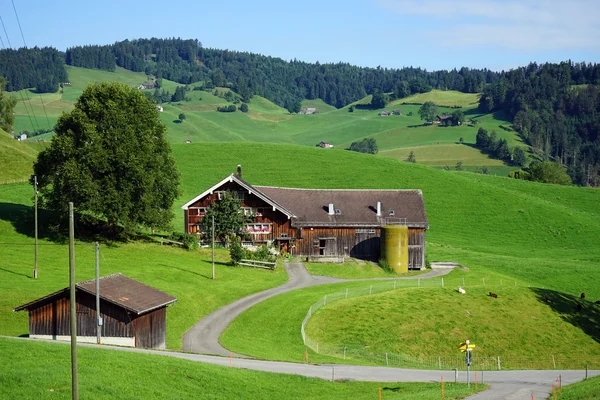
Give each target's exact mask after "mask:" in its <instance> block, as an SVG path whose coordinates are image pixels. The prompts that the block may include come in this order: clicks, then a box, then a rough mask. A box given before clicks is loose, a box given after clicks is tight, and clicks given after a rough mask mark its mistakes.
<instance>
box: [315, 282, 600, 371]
mask: <svg viewBox="0 0 600 400" xmlns="http://www.w3.org/2000/svg"><path fill="white" fill-rule="evenodd" d="M469 278H470V277H467V280H468V279H469ZM505 283H506V285H504V286H500V285H499V284H498V281H497V280H495V281H491V282H490V281H489V278H488V284H487V287H483V285H482V284H481V283H479V285H475V286H469V285H466V286H465V289H466V290H467V295H461V294H459V293H457V292H456V286H454V287H444V288H441V287H437V288H431V287H426V288H415V287H411V288H404V289H398V290H393V291H391V292H384V293H379V294H374V295H371V296H363V297H355V298H350V299H348V300H342V301H338V302H335V303H332V304H330V305H328V306H326V307H323V308H321V309H320V310H319V311H318V312H316V313H315V314H314V316H313V317H312V318H311V320H310V322H309V324H308V325H307V327H306V334H307V335H308V336H309V337H310V338H311V339H312V340H315V341H316V342H318V343H319V344H320V345H321V347H322V348H323V347H325V346H326V345H338V346H340V348H341V346H347V347H348V348H349V349H350V351H351V352H353V353H355V354H356V356H354V358H356V359H358V360H360V359H361V358H363V357H364V358H366V359H367V360H368V359H370V358H372V356H369V355H370V354H379V355H383V354H385V353H387V352H390V353H392V354H409V355H412V356H416V357H423V358H427V357H429V358H435V357H432V356H434V355H438V356H440V357H444V358H445V359H446V358H450V359H452V358H455V359H457V360H458V361H459V362H460V364H461V365H460V367H462V362H461V361H462V360H461V357H460V352H458V350H457V346H458V344H459V343H461V342H463V341H464V340H465V339H466V338H468V339H470V341H471V342H472V343H475V344H476V346H477V347H476V350H474V355H476V356H478V357H486V356H487V357H489V358H491V359H493V360H495V358H496V357H497V356H500V358H501V359H502V360H503V365H504V369H507V368H519V369H520V368H530V369H551V368H553V367H554V363H557V367H558V368H562V369H570V368H579V369H582V368H584V367H585V365H589V367H590V368H592V369H597V368H600V362H599V361H598V360H600V345H598V339H599V338H598V335H597V333H598V332H594V331H595V329H596V328H597V326H596V325H595V322H594V321H597V320H598V319H599V318H600V307H598V306H595V305H594V304H593V302H591V301H587V302H584V305H585V307H584V309H583V310H582V311H581V312H577V311H576V304H577V301H576V298H575V297H564V296H565V295H559V294H558V293H556V292H554V291H551V290H543V289H530V288H523V287H521V286H510V284H509V283H510V282H509V281H505ZM490 291H493V293H494V294H496V295H497V296H498V298H493V297H490V296H489V295H488V294H489V292H490ZM544 295H546V296H548V298H549V299H551V300H548V301H549V303H545V302H543V301H540V300H541V299H543V298H544ZM399 304H401V305H404V306H403V307H401V309H400V310H398V305H399ZM423 315H428V317H429V318H422V316H423ZM565 321H568V322H569V323H565ZM569 343H577V346H571V345H568V344H569ZM350 351H349V353H350ZM552 357H554V362H553V359H552ZM488 367H489V366H488ZM491 367H492V368H495V367H496V365H495V363H492V365H491Z"/></svg>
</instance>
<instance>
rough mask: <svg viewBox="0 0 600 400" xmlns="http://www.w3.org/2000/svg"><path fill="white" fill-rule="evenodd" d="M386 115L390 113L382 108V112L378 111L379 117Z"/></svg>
mask: <svg viewBox="0 0 600 400" xmlns="http://www.w3.org/2000/svg"><path fill="white" fill-rule="evenodd" d="M388 115H390V113H389V112H387V111H386V110H383V111H382V112H380V113H379V116H380V117H387V116H388Z"/></svg>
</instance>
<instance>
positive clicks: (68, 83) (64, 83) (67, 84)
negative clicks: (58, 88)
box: [63, 82, 71, 86]
mask: <svg viewBox="0 0 600 400" xmlns="http://www.w3.org/2000/svg"><path fill="white" fill-rule="evenodd" d="M63 86H71V82H63Z"/></svg>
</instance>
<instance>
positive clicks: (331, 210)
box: [328, 203, 335, 215]
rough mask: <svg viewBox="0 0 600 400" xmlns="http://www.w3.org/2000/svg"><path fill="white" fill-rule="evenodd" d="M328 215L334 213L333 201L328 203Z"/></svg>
mask: <svg viewBox="0 0 600 400" xmlns="http://www.w3.org/2000/svg"><path fill="white" fill-rule="evenodd" d="M328 214H329V215H334V214H335V210H334V209H333V203H329V212H328Z"/></svg>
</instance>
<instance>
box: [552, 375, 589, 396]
mask: <svg viewBox="0 0 600 400" xmlns="http://www.w3.org/2000/svg"><path fill="white" fill-rule="evenodd" d="M553 398H554V397H553V396H550V397H548V400H550V399H553ZM558 398H559V399H560V400H600V376H596V377H594V378H590V379H586V380H584V381H581V382H578V383H574V384H572V385H568V386H563V387H562V391H561V393H560V394H559V396H558Z"/></svg>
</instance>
